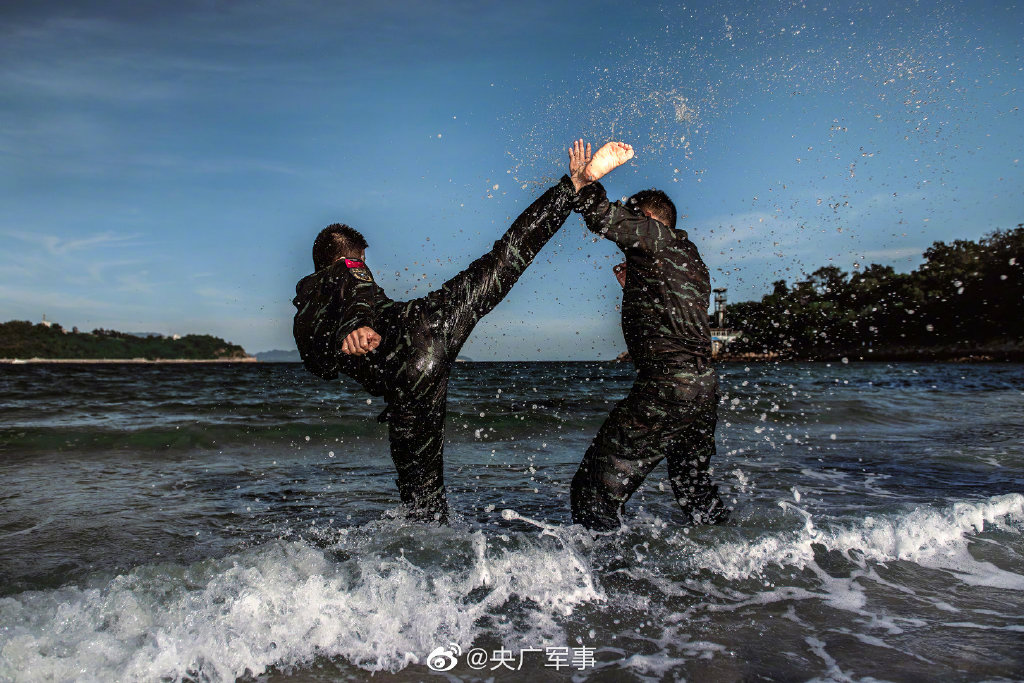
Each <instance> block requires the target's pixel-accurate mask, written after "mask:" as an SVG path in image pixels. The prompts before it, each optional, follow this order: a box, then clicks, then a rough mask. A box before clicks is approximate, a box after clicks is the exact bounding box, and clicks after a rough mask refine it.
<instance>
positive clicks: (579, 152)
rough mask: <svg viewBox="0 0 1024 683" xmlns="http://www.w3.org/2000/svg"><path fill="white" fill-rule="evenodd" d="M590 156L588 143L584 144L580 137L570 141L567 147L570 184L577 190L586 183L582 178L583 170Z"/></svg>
mask: <svg viewBox="0 0 1024 683" xmlns="http://www.w3.org/2000/svg"><path fill="white" fill-rule="evenodd" d="M591 156H593V155H592V154H591V153H590V143H589V142H588V143H587V144H586V145H584V144H583V140H582V138H581V139H579V140H577V141H576V142H574V143H572V147H570V148H569V177H570V178H572V184H573V185H574V186H575V187H576V191H577V192H579V190H580V188H581V187H583V186H584V185H586V184H587V183H586V181H585V180H583V170H584V169H585V168H586V167H587V164H589V163H590V158H591Z"/></svg>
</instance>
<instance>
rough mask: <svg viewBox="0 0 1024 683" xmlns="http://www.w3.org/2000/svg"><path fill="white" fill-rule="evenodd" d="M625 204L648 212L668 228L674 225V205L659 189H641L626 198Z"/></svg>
mask: <svg viewBox="0 0 1024 683" xmlns="http://www.w3.org/2000/svg"><path fill="white" fill-rule="evenodd" d="M626 206H628V207H629V208H631V209H637V210H638V211H643V212H650V214H651V215H652V216H653V217H654V218H655V219H656V220H657V221H658V222H659V223H663V224H665V225H667V226H668V227H670V228H674V227H676V205H675V204H673V203H672V200H671V199H669V198H668V195H667V194H665V193H664V192H662V191H661V190H654V189H651V190H641V191H640V192H637V193H636V194H635V195H633V196H632V197H630V198H629V199H627V200H626Z"/></svg>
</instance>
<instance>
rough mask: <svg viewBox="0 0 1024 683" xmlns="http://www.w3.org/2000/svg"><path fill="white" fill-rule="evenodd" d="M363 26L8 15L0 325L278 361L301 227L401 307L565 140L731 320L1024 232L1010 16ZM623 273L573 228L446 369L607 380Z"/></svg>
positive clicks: (70, 6) (863, 11)
mask: <svg viewBox="0 0 1024 683" xmlns="http://www.w3.org/2000/svg"><path fill="white" fill-rule="evenodd" d="M369 4H370V3H355V2H352V3H347V2H327V1H324V2H301V1H298V2H284V1H283V0H267V1H264V2H221V1H217V0H207V1H203V2H192V1H188V0H186V1H184V2H177V3H156V2H145V1H143V2H139V1H132V2H128V1H126V2H110V1H107V2H89V1H85V2H66V3H62V2H46V1H42V2H31V3H29V2H22V3H4V5H3V8H2V9H0V158H2V163H0V320H10V319H22V320H32V321H38V320H39V319H40V318H41V316H42V315H43V314H46V315H47V317H48V318H49V319H51V320H56V321H58V322H60V323H62V324H64V325H65V326H66V327H71V326H77V327H79V328H81V329H93V328H96V327H105V328H113V329H121V330H126V331H139V332H142V331H153V332H163V333H188V332H197V333H211V334H216V335H218V336H222V337H225V338H227V339H229V340H230V341H233V342H235V343H239V344H241V345H243V346H244V347H245V348H246V349H247V350H248V351H250V352H257V351H263V350H268V349H272V348H282V349H291V348H294V342H293V341H292V339H291V332H290V324H291V315H292V311H293V309H292V306H291V303H290V299H291V297H292V296H293V292H294V285H295V282H296V281H297V280H298V279H299V278H300V277H302V276H303V275H305V274H306V273H308V272H309V271H310V270H311V265H312V263H311V259H310V255H309V254H310V246H311V243H312V239H313V237H314V236H315V235H316V233H317V231H318V230H319V229H320V228H321V227H323V226H324V225H326V224H328V223H332V222H336V221H342V222H346V223H349V224H351V225H353V226H356V227H357V228H359V229H360V230H362V231H363V233H364V234H365V235H366V236H367V238H368V240H369V242H370V249H369V250H368V252H367V260H368V261H369V265H370V267H371V268H372V269H373V270H374V272H375V274H376V275H377V279H378V281H379V282H380V283H381V284H382V286H384V288H385V290H386V291H388V293H389V294H390V295H391V296H392V297H394V298H399V299H402V298H409V297H414V296H420V295H422V294H424V293H426V292H427V291H429V290H430V289H432V288H434V287H436V286H438V285H439V284H440V283H441V282H443V280H444V279H446V278H448V277H450V276H451V275H453V274H455V273H456V272H458V271H459V270H460V269H461V268H463V267H464V266H466V265H467V264H468V263H469V262H470V261H471V260H472V259H473V258H475V257H476V256H478V255H479V254H481V253H483V252H484V251H485V250H486V249H488V248H489V246H490V244H491V242H492V241H493V240H494V239H495V238H496V237H497V236H498V235H499V234H500V233H501V232H502V231H504V229H505V228H506V227H507V225H508V223H509V222H510V221H511V220H512V218H514V217H515V215H516V214H518V213H519V212H520V211H521V210H522V209H523V208H525V206H527V205H528V204H529V202H530V201H532V199H533V198H534V197H536V196H537V195H538V194H539V193H540V192H541V191H543V189H544V188H545V187H547V186H548V185H550V184H551V183H553V182H555V181H556V180H557V178H558V176H560V175H561V174H562V173H563V172H564V170H565V166H566V156H565V149H566V147H567V145H568V144H569V142H570V141H571V140H572V139H574V138H575V137H579V136H583V137H585V138H587V139H589V140H591V141H593V142H594V143H597V144H600V143H602V142H605V141H607V140H610V139H622V140H625V141H627V142H630V143H632V144H633V145H634V147H635V148H636V149H637V156H636V158H635V159H634V160H633V162H631V164H630V165H629V166H628V167H627V168H624V169H622V170H619V171H617V172H616V173H615V174H613V175H612V176H610V177H609V178H608V180H607V182H606V186H607V187H608V190H609V194H611V195H613V196H615V197H619V196H623V195H627V194H631V193H632V192H634V191H636V190H638V189H642V188H645V187H652V186H654V187H661V188H663V189H665V190H667V191H668V192H669V193H670V194H671V195H672V196H673V197H674V199H675V200H676V203H677V205H678V206H679V209H680V213H682V214H686V216H687V217H686V218H685V219H684V220H683V221H682V223H681V225H682V227H684V228H685V229H687V230H688V231H689V232H690V235H691V237H692V238H693V239H694V241H695V242H696V243H697V245H698V246H699V247H700V249H701V251H702V253H703V255H704V258H705V260H706V261H707V262H708V264H709V266H710V267H711V270H712V277H713V284H714V286H716V287H726V288H728V295H729V298H730V299H731V300H732V301H739V300H745V299H752V298H759V297H760V296H761V295H762V294H764V293H765V292H767V291H768V290H769V289H770V286H771V282H772V281H774V280H777V279H787V280H789V281H793V280H795V279H800V278H802V276H803V275H804V274H806V273H809V272H811V271H813V270H815V269H816V268H818V267H820V266H822V265H828V264H835V265H839V266H840V267H842V268H843V269H844V270H846V271H848V272H851V271H853V270H855V269H856V268H858V267H862V266H864V265H867V264H868V263H883V264H892V265H894V266H895V267H897V269H900V270H909V269H911V268H913V267H915V266H916V265H918V264H919V263H920V262H921V253H922V251H923V250H924V249H926V248H927V247H928V246H929V245H930V244H931V243H932V242H934V241H937V240H944V241H949V240H952V239H959V238H964V239H977V238H979V237H981V236H983V235H985V234H987V233H989V232H991V231H993V230H995V229H999V228H1009V227H1012V226H1015V225H1016V224H1017V223H1019V222H1022V221H1024V198H1022V188H1024V170H1022V166H1021V164H1020V158H1021V155H1022V154H1024V120H1022V116H1021V111H1020V107H1021V105H1022V101H1024V93H1022V88H1024V46H1022V37H1024V8H1022V7H1021V6H1020V5H1019V4H1017V3H1010V2H1007V3H1000V2H986V3H978V4H976V5H975V4H968V3H961V2H928V1H925V0H921V1H920V2H895V3H894V2H888V1H887V2H884V3H883V2H878V3H874V4H872V3H864V2H857V3H852V2H839V3H837V2H831V1H829V2H825V1H824V0H819V1H816V2H808V1H806V0H805V1H802V2H766V3H758V4H757V6H758V9H757V10H756V11H755V10H752V9H750V8H751V6H752V5H751V3H748V2H744V1H741V0H729V1H726V2H687V3H685V4H684V3H644V4H642V5H641V6H640V7H639V8H638V7H630V6H628V5H629V3H621V2H616V3H610V2H588V3H579V2H573V3H559V2H547V1H546V2H532V1H527V2H517V3H480V2H446V3H421V2H411V1H408V2H406V1H384V2H377V3H374V7H372V8H370V7H368V5H369ZM617 261H618V258H617V251H616V250H615V248H614V247H613V246H612V245H610V244H607V243H603V242H597V243H595V241H594V240H593V239H591V237H590V236H588V234H587V233H586V232H585V231H584V229H583V228H582V226H581V224H580V222H579V219H578V218H576V217H572V218H570V220H569V221H568V222H567V223H566V226H565V228H564V229H563V231H562V232H561V233H560V234H559V235H558V236H556V238H555V240H554V241H553V243H552V244H551V245H549V246H548V247H547V248H546V249H545V251H544V252H543V253H542V254H541V256H540V258H539V259H538V261H537V263H536V265H535V266H534V268H533V269H532V270H531V271H530V272H528V273H527V275H526V276H524V278H523V279H522V280H521V281H520V283H519V284H518V285H517V287H516V289H515V290H514V291H513V293H512V295H511V296H510V297H509V298H508V299H507V300H506V301H505V302H504V303H503V304H502V305H501V306H499V307H498V309H496V310H495V312H494V313H493V314H492V315H491V316H490V317H489V318H488V319H486V320H485V321H484V322H483V323H481V325H480V326H479V327H478V329H477V331H476V333H475V334H474V335H473V337H472V338H471V340H470V343H469V344H468V345H467V347H466V348H465V354H466V355H468V356H470V357H472V358H476V359H565V358H579V359H583V358H595V357H596V358H608V357H611V356H614V354H616V353H617V352H618V351H620V350H622V349H623V348H624V346H623V343H622V339H621V333H620V332H619V330H618V313H617V311H616V305H617V304H618V299H619V295H618V287H617V285H616V284H615V282H614V279H613V277H612V275H611V270H610V268H611V266H612V265H613V264H614V263H616V262H617Z"/></svg>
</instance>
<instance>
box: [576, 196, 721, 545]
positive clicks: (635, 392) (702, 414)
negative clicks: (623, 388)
mask: <svg viewBox="0 0 1024 683" xmlns="http://www.w3.org/2000/svg"><path fill="white" fill-rule="evenodd" d="M577 208H578V209H579V211H580V213H582V214H583V217H584V219H585V221H586V223H587V227H588V228H589V229H590V230H591V231H593V232H595V233H597V234H598V235H601V236H602V237H605V238H607V239H610V240H611V241H613V242H615V244H617V245H618V246H619V248H620V249H622V251H623V253H624V254H625V255H626V262H627V265H626V285H625V288H624V289H623V296H622V332H623V335H624V336H625V338H626V347H627V348H628V349H629V354H630V356H631V357H632V359H633V363H634V364H635V365H636V368H637V371H638V373H639V376H638V377H637V380H636V382H635V383H634V384H633V388H632V389H631V390H630V392H629V395H628V396H627V397H626V398H625V399H624V400H623V401H622V402H621V403H619V404H618V405H617V406H616V407H615V409H614V410H612V413H611V415H609V417H608V419H607V420H606V421H605V423H604V424H603V425H602V426H601V429H600V431H599V432H598V434H597V436H596V437H595V438H594V441H593V443H592V444H591V445H590V448H589V449H588V450H587V453H586V455H584V456H583V462H582V463H580V467H579V470H578V471H577V472H576V476H575V477H573V480H572V518H573V521H574V522H576V523H579V524H584V525H586V526H588V527H590V528H596V529H611V528H615V527H617V526H618V525H619V519H620V516H621V514H622V511H623V508H624V506H625V504H626V501H627V500H629V498H630V496H632V495H633V492H634V491H636V489H637V488H638V487H639V486H640V484H641V483H642V482H643V480H644V478H645V477H646V476H647V474H648V473H649V472H650V471H651V470H652V469H654V467H655V466H656V465H657V464H658V463H659V462H660V461H661V460H662V459H667V460H668V473H669V481H670V482H671V483H672V490H673V492H674V493H675V496H676V500H677V501H678V502H679V505H680V506H681V507H682V508H683V511H684V512H686V513H687V515H688V516H690V517H691V518H692V519H693V520H694V521H695V522H698V523H700V522H716V521H721V519H723V518H724V517H725V516H726V515H727V511H726V510H725V509H724V508H723V506H722V501H721V499H720V497H719V494H718V487H716V486H714V485H712V484H711V482H710V479H709V477H708V467H709V464H710V461H711V458H712V456H713V455H714V454H715V423H716V421H717V406H718V375H717V374H716V373H715V371H714V369H713V368H712V367H711V365H710V364H709V362H708V359H709V357H710V355H711V330H710V328H709V325H708V315H707V306H708V301H709V298H710V295H711V280H710V277H709V275H708V270H707V267H706V266H705V265H704V262H703V261H702V260H701V258H700V254H699V253H698V252H697V247H696V246H695V245H694V244H693V242H691V241H690V240H689V239H688V238H687V235H686V231H684V230H676V229H673V228H668V227H666V226H664V225H662V224H661V223H659V222H658V221H656V220H653V219H650V218H648V217H646V216H645V215H643V214H642V213H641V212H640V211H639V210H638V209H635V208H630V207H627V206H623V205H622V204H621V203H619V202H615V203H609V202H608V199H607V197H606V195H605V191H604V188H603V187H602V186H601V184H600V183H592V184H590V185H587V186H585V187H583V188H582V189H581V190H580V192H579V199H578V205H577Z"/></svg>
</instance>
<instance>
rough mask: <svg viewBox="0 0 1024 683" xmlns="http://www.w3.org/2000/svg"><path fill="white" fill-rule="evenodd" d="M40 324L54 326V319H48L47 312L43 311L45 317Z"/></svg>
mask: <svg viewBox="0 0 1024 683" xmlns="http://www.w3.org/2000/svg"><path fill="white" fill-rule="evenodd" d="M39 324H40V325H45V326H46V327H53V321H51V320H47V319H46V314H45V313H43V319H42V321H41V322H40V323H39Z"/></svg>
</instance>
